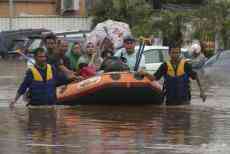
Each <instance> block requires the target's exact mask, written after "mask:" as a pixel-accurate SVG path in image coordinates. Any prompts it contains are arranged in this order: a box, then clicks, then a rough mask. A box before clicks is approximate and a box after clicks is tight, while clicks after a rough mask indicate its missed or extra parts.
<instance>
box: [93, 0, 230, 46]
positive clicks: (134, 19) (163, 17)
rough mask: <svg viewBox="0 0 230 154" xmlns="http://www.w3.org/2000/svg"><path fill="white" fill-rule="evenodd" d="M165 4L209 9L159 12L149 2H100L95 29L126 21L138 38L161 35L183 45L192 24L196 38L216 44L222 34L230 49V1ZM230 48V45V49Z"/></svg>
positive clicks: (173, 0) (187, 0) (168, 0)
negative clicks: (189, 5)
mask: <svg viewBox="0 0 230 154" xmlns="http://www.w3.org/2000/svg"><path fill="white" fill-rule="evenodd" d="M161 2H162V3H175V4H181V3H183V4H201V3H204V2H208V3H207V5H205V6H202V7H200V9H199V8H197V9H195V10H192V11H191V10H190V11H184V12H182V11H168V10H161V11H155V10H153V9H152V6H151V5H150V4H151V3H147V2H146V0H100V1H99V3H98V4H97V6H96V9H95V11H94V12H93V17H94V18H93V26H95V25H96V24H97V23H99V22H103V21H105V20H107V19H112V20H117V21H123V22H126V23H128V24H129V25H130V27H131V30H132V33H133V35H134V36H137V37H139V36H146V37H148V36H150V35H155V36H156V35H158V33H159V32H161V34H162V36H163V39H164V40H163V41H164V42H166V43H165V44H167V42H168V41H171V40H176V41H182V39H183V38H182V37H183V35H182V33H183V32H185V31H186V25H187V24H192V28H193V32H194V33H193V35H192V36H193V38H196V39H200V40H214V38H215V34H216V33H220V34H221V36H222V37H223V41H224V44H225V45H227V46H229V47H230V44H229V42H230V40H229V38H230V19H229V18H230V16H229V14H230V9H229V8H230V2H229V0H222V1H214V0H161ZM228 44H229V45H228Z"/></svg>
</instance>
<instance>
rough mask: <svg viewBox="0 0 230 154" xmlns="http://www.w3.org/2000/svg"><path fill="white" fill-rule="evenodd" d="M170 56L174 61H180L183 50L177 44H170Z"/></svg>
mask: <svg viewBox="0 0 230 154" xmlns="http://www.w3.org/2000/svg"><path fill="white" fill-rule="evenodd" d="M169 55H170V57H171V60H172V61H178V60H179V59H180V57H181V48H180V46H177V45H176V44H170V46H169Z"/></svg>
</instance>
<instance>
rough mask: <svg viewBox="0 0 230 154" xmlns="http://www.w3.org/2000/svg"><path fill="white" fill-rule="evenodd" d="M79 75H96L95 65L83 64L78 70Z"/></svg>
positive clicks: (85, 76) (87, 76)
mask: <svg viewBox="0 0 230 154" xmlns="http://www.w3.org/2000/svg"><path fill="white" fill-rule="evenodd" d="M79 75H80V76H82V77H84V78H89V77H92V76H95V75H96V67H95V66H89V65H88V66H85V67H83V68H82V69H80V71H79Z"/></svg>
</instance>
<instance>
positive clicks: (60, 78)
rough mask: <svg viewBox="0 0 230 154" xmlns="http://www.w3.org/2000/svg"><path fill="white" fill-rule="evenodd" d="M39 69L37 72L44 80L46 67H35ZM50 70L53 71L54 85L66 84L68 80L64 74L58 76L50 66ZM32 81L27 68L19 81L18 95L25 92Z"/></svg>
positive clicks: (29, 70)
mask: <svg viewBox="0 0 230 154" xmlns="http://www.w3.org/2000/svg"><path fill="white" fill-rule="evenodd" d="M36 68H37V69H38V71H39V73H40V74H41V76H42V78H43V80H44V81H45V80H46V69H40V68H38V67H36ZM52 71H53V78H54V80H55V81H56V86H59V85H62V84H67V83H68V80H67V78H66V77H65V76H60V75H58V74H57V71H56V69H55V68H54V67H53V66H52ZM32 81H33V74H32V71H31V69H28V70H27V72H26V75H25V77H24V80H23V82H22V83H21V85H20V86H19V89H18V91H17V93H18V94H19V95H22V94H24V93H25V92H26V90H27V88H29V87H30V85H31V83H32Z"/></svg>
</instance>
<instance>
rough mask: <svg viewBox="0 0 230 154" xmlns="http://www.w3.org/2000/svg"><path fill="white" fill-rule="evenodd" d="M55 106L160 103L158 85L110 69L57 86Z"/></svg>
mask: <svg viewBox="0 0 230 154" xmlns="http://www.w3.org/2000/svg"><path fill="white" fill-rule="evenodd" d="M57 99H58V104H59V105H78V104H156V105H160V104H162V102H163V100H162V91H161V85H160V84H159V83H158V82H156V81H153V82H152V81H150V80H149V79H147V78H143V77H140V76H137V75H135V74H133V73H130V72H110V73H104V74H102V75H98V76H94V77H91V78H88V79H86V80H83V81H81V82H76V83H70V84H68V85H66V86H61V87H58V88H57Z"/></svg>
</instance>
